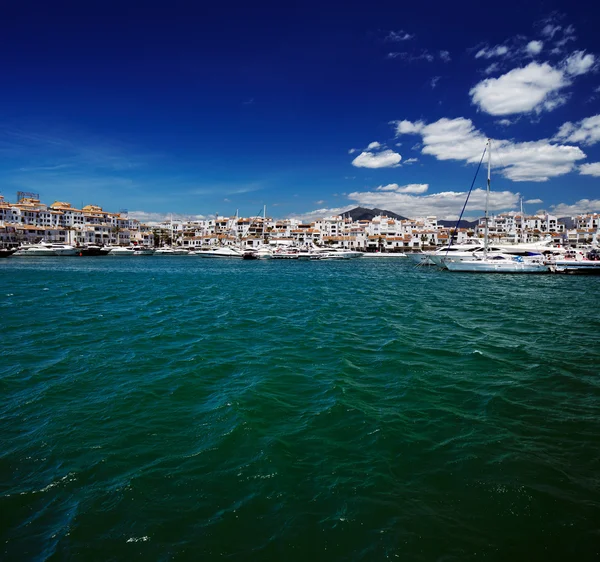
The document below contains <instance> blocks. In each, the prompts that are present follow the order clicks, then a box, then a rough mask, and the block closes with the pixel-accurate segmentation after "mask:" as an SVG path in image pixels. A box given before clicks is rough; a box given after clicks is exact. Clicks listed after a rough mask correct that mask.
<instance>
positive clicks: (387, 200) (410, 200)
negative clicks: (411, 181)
mask: <svg viewBox="0 0 600 562" xmlns="http://www.w3.org/2000/svg"><path fill="white" fill-rule="evenodd" d="M485 194H486V192H485V190H484V189H474V190H473V192H472V193H471V196H470V198H469V204H468V206H467V209H468V210H469V211H471V212H472V211H482V210H483V209H484V208H485ZM348 197H349V198H350V199H351V200H353V201H356V203H358V204H359V205H360V206H364V207H377V208H379V209H386V210H388V211H392V212H395V213H398V214H400V215H403V216H407V217H419V216H427V215H436V216H438V217H440V218H456V217H457V216H458V215H459V213H460V210H461V209H462V206H463V205H464V203H465V199H466V197H467V194H466V193H465V192H456V191H445V192H442V193H434V194H431V195H413V194H409V193H399V192H397V191H365V192H354V193H350V194H348ZM518 202H519V194H518V193H511V192H510V191H501V192H497V191H492V193H490V205H489V208H490V209H491V210H494V211H500V210H505V209H513V208H515V207H516V206H517V203H518Z"/></svg>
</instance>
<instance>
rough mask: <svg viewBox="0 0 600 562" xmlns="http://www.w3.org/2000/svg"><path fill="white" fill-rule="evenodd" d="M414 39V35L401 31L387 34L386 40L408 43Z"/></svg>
mask: <svg viewBox="0 0 600 562" xmlns="http://www.w3.org/2000/svg"><path fill="white" fill-rule="evenodd" d="M413 38H414V34H412V35H411V34H410V33H408V32H406V31H404V30H403V29H400V30H399V31H390V32H389V33H388V34H387V37H386V40H387V41H394V42H400V41H408V40H410V39H413Z"/></svg>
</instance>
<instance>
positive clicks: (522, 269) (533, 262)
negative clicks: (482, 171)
mask: <svg viewBox="0 0 600 562" xmlns="http://www.w3.org/2000/svg"><path fill="white" fill-rule="evenodd" d="M491 146H492V141H491V139H488V142H487V151H488V162H487V164H488V174H487V189H486V196H485V231H484V232H485V234H484V239H483V254H482V255H481V256H477V255H476V254H474V255H473V258H472V259H463V260H460V261H451V260H445V261H444V262H443V263H444V265H445V266H446V268H447V269H448V270H449V271H465V272H467V271H468V272H472V273H548V272H549V271H550V268H549V267H548V265H546V264H544V263H543V261H542V260H541V259H539V258H524V257H521V256H514V255H510V254H505V253H495V252H494V253H490V251H489V250H490V248H489V226H488V208H489V201H490V185H491V169H492V150H491Z"/></svg>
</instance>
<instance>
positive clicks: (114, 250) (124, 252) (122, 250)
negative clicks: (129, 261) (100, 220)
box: [108, 246, 135, 256]
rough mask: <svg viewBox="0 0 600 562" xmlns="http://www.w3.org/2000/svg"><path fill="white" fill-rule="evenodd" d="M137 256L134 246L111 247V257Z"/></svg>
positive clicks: (109, 253)
mask: <svg viewBox="0 0 600 562" xmlns="http://www.w3.org/2000/svg"><path fill="white" fill-rule="evenodd" d="M134 254H135V247H134V246H111V248H110V252H108V255H109V256H133V255H134Z"/></svg>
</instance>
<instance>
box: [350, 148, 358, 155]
mask: <svg viewBox="0 0 600 562" xmlns="http://www.w3.org/2000/svg"><path fill="white" fill-rule="evenodd" d="M355 152H358V148H351V149H350V150H349V151H348V154H354V153H355Z"/></svg>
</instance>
